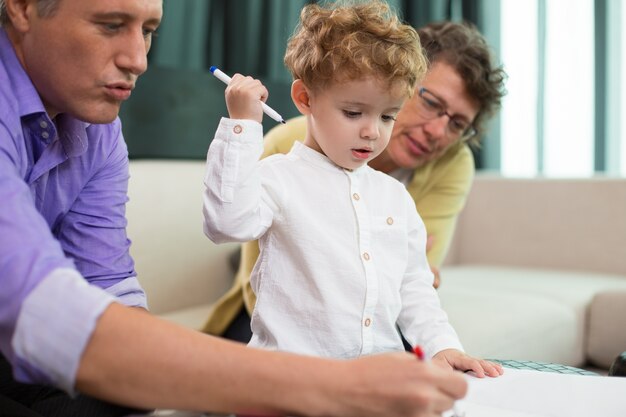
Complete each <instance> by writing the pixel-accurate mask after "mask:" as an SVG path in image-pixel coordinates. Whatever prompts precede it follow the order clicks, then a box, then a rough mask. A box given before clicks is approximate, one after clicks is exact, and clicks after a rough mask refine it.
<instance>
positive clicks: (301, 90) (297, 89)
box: [291, 79, 311, 115]
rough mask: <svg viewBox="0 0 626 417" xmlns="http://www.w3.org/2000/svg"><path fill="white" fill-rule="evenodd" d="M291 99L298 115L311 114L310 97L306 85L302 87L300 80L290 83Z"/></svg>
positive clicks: (302, 83)
mask: <svg viewBox="0 0 626 417" xmlns="http://www.w3.org/2000/svg"><path fill="white" fill-rule="evenodd" d="M291 99H292V100H293V104H295V105H296V108H297V109H298V111H299V112H300V113H302V114H304V115H308V114H309V113H311V105H310V99H311V95H310V93H309V89H308V88H307V86H306V85H304V82H302V80H300V79H297V80H295V81H294V82H293V83H291Z"/></svg>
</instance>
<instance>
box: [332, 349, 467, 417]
mask: <svg viewBox="0 0 626 417" xmlns="http://www.w3.org/2000/svg"><path fill="white" fill-rule="evenodd" d="M344 364H345V365H346V366H347V367H348V370H347V374H348V375H350V376H351V377H353V378H354V380H353V382H352V383H349V384H348V385H347V386H346V385H345V380H342V381H337V383H338V384H341V385H343V387H341V388H333V389H338V391H337V393H338V394H339V395H342V398H344V399H345V404H344V410H343V411H342V412H341V413H338V414H341V415H343V416H346V417H348V416H350V417H363V416H369V417H378V416H380V417H409V416H411V417H434V416H440V415H441V414H442V413H443V412H444V411H447V410H449V409H451V408H452V406H453V404H454V401H456V400H458V399H460V398H462V397H463V396H465V394H466V392H467V382H466V381H465V378H463V375H462V374H461V373H459V372H453V371H452V370H451V369H450V368H447V369H446V368H443V367H440V366H436V365H434V364H432V363H429V362H423V361H419V360H417V359H416V358H415V356H414V355H411V354H408V353H397V352H396V353H388V354H382V355H372V356H367V357H363V358H360V359H357V360H353V361H346V362H344ZM346 388H348V392H346V391H345V390H346Z"/></svg>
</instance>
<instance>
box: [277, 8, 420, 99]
mask: <svg viewBox="0 0 626 417" xmlns="http://www.w3.org/2000/svg"><path fill="white" fill-rule="evenodd" d="M285 65H286V66H287V68H288V69H289V71H290V72H291V75H292V76H293V78H294V79H301V80H302V81H303V82H304V84H305V85H306V86H307V87H309V88H311V89H313V90H315V89H318V88H321V87H326V86H328V85H330V84H333V83H335V82H343V81H349V80H355V79H360V78H364V77H368V76H373V77H375V78H377V79H379V80H382V81H383V82H387V83H388V84H389V86H390V87H391V86H394V87H396V86H397V87H398V88H401V89H403V90H404V91H403V92H404V93H405V94H406V95H407V96H410V95H412V94H413V92H414V91H415V87H416V85H417V83H418V82H419V81H420V80H421V79H422V77H423V76H424V74H425V72H426V69H427V61H426V59H425V57H424V55H423V53H422V48H421V46H420V41H419V37H418V35H417V32H416V31H415V29H413V28H412V27H411V26H409V25H406V24H403V23H402V22H401V21H400V20H399V18H398V16H396V14H395V13H393V12H392V11H391V9H390V8H389V6H388V5H387V3H385V2H382V1H378V0H374V1H369V2H366V3H363V2H354V1H353V2H346V1H344V2H339V3H334V4H331V5H326V6H324V5H319V4H310V5H307V6H305V7H304V8H303V9H302V11H301V13H300V21H299V23H298V26H297V27H296V31H295V32H294V34H293V35H292V36H291V38H290V39H289V42H288V44H287V51H286V53H285ZM400 91H402V90H400Z"/></svg>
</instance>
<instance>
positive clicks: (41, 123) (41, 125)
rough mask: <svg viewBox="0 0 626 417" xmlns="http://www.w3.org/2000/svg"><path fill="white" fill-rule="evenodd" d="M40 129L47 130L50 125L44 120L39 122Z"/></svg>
mask: <svg viewBox="0 0 626 417" xmlns="http://www.w3.org/2000/svg"><path fill="white" fill-rule="evenodd" d="M39 127H41V128H42V129H45V128H47V127H48V123H47V122H46V121H45V120H42V121H41V122H39Z"/></svg>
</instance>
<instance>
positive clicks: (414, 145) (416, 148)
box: [406, 135, 430, 156]
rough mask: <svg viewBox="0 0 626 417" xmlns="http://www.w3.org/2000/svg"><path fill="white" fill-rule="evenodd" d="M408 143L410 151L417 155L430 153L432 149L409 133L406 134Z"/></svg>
mask: <svg viewBox="0 0 626 417" xmlns="http://www.w3.org/2000/svg"><path fill="white" fill-rule="evenodd" d="M406 143H407V147H408V149H409V152H411V153H412V154H413V155H415V156H423V155H427V154H429V153H430V150H428V149H427V148H426V147H424V146H422V145H421V144H420V143H419V142H418V141H416V140H415V139H413V138H412V137H410V136H408V135H407V136H406Z"/></svg>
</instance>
